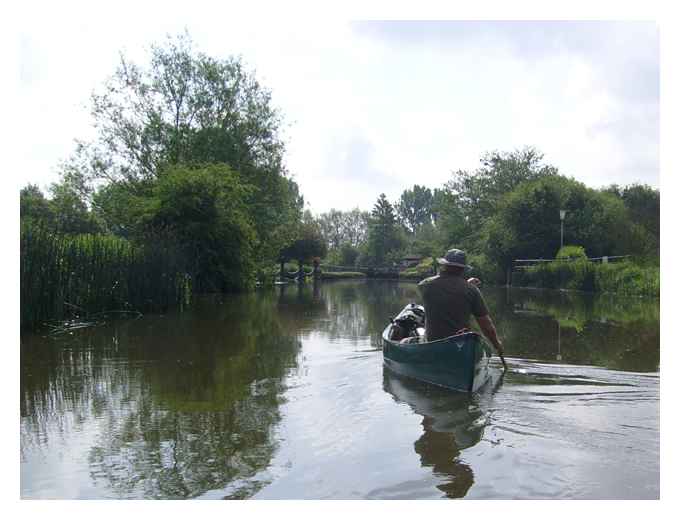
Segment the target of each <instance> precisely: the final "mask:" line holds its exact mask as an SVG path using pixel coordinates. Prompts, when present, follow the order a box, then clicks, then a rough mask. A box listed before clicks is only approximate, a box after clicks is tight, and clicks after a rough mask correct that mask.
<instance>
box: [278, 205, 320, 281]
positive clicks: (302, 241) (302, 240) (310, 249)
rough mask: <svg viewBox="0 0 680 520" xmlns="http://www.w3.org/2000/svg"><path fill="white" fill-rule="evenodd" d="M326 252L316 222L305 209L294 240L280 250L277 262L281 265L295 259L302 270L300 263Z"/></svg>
mask: <svg viewBox="0 0 680 520" xmlns="http://www.w3.org/2000/svg"><path fill="white" fill-rule="evenodd" d="M327 252H328V247H327V245H326V241H325V240H324V237H323V235H322V233H321V230H320V229H319V225H318V223H317V222H316V221H315V219H314V218H313V217H312V215H311V213H310V212H309V211H305V214H304V215H303V219H302V223H301V225H300V227H299V229H298V231H297V234H296V238H295V240H293V241H292V242H291V243H289V244H288V245H287V246H286V247H284V248H283V249H282V250H281V252H280V253H279V262H281V264H282V266H283V263H284V262H287V261H288V260H297V262H298V268H299V271H300V272H302V265H303V264H304V263H305V262H309V261H311V260H312V259H313V258H315V257H318V258H323V257H325V256H326V253H327Z"/></svg>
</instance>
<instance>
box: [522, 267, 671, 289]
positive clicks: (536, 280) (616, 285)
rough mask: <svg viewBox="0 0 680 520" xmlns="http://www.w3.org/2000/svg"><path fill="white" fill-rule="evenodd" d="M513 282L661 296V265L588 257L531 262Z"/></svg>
mask: <svg viewBox="0 0 680 520" xmlns="http://www.w3.org/2000/svg"><path fill="white" fill-rule="evenodd" d="M513 285H520V286H525V287H542V288H547V289H575V290H581V291H590V292H603V293H618V294H624V295H630V296H659V294H660V291H661V281H660V270H659V266H654V265H651V266H643V265H638V264H635V263H633V262H629V261H625V262H617V263H609V264H599V263H594V262H589V261H586V260H579V261H572V262H550V263H545V264H541V265H536V266H532V267H530V268H529V269H526V270H524V271H523V272H521V273H516V274H515V275H514V277H513Z"/></svg>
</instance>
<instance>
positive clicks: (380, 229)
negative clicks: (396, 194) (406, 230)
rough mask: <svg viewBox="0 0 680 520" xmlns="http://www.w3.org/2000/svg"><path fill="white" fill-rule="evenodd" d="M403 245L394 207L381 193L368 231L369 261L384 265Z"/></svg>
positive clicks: (372, 212) (372, 213)
mask: <svg viewBox="0 0 680 520" xmlns="http://www.w3.org/2000/svg"><path fill="white" fill-rule="evenodd" d="M401 245H402V240H401V237H400V236H399V232H398V229H397V217H396V213H395V211H394V206H392V204H391V203H390V201H389V200H387V197H386V196H385V194H384V193H381V194H380V196H379V197H378V200H377V201H376V203H375V205H374V206H373V211H371V220H370V224H369V231H368V243H367V253H368V255H367V260H368V261H369V262H370V263H373V264H375V265H384V264H385V263H386V262H387V261H388V258H389V255H390V253H392V252H394V251H396V250H398V249H399V248H400V247H401Z"/></svg>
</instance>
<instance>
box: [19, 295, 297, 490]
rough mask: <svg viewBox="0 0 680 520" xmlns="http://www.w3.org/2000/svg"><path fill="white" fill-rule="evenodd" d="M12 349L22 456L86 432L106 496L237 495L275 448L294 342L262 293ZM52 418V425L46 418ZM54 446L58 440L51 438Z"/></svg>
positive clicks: (61, 446)
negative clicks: (88, 428)
mask: <svg viewBox="0 0 680 520" xmlns="http://www.w3.org/2000/svg"><path fill="white" fill-rule="evenodd" d="M62 343H63V344H61V345H57V344H56V343H55V340H54V339H49V338H33V339H32V340H31V341H26V342H25V344H23V343H22V358H23V359H22V381H21V383H22V401H21V414H22V422H21V425H22V430H21V434H22V440H21V445H22V450H43V451H44V452H46V453H49V452H52V453H55V452H60V453H62V452H63V455H66V456H68V453H67V450H68V447H67V446H68V444H67V443H66V442H64V440H68V439H73V440H72V441H71V442H77V437H78V436H79V435H81V434H79V431H80V426H81V425H86V424H89V425H96V434H95V438H94V439H93V442H92V445H91V446H90V448H89V453H88V457H87V459H88V466H89V477H90V479H91V481H92V482H93V484H94V485H95V486H97V487H101V486H104V487H105V488H108V490H109V491H108V492H107V493H106V496H110V497H118V498H188V497H195V496H199V495H201V494H203V493H205V492H206V491H209V490H214V489H225V488H227V487H228V486H229V485H230V484H232V483H233V482H234V481H238V482H239V485H237V486H233V485H232V486H231V487H230V492H229V493H228V494H229V496H228V497H229V498H245V497H248V496H251V495H252V494H253V493H255V492H256V491H257V490H258V489H259V488H260V487H261V486H262V485H265V484H266V482H258V481H256V480H252V477H253V476H255V475H256V474H257V473H258V472H261V471H262V470H264V469H265V468H266V467H267V465H268V464H269V462H270V460H271V457H272V455H273V453H274V451H275V449H276V444H275V442H274V440H273V430H274V427H275V426H276V424H277V423H278V421H279V420H280V414H279V404H280V400H281V395H282V393H283V390H284V389H283V379H284V377H285V376H286V374H287V373H289V371H290V370H291V369H294V367H295V366H296V362H297V360H296V357H297V354H298V352H299V349H300V342H299V340H298V339H297V338H296V337H295V336H294V335H291V334H290V331H288V330H287V328H286V327H285V326H284V325H283V324H282V322H281V320H280V318H279V315H278V312H277V309H276V300H275V298H274V297H273V295H272V294H249V295H243V296H240V297H236V298H234V297H232V298H229V299H225V300H222V299H221V298H219V297H218V298H206V299H203V300H200V301H198V302H196V304H195V305H194V306H193V307H192V309H191V311H190V312H187V313H184V314H175V315H173V316H172V318H170V317H167V318H166V317H162V316H149V317H146V318H144V319H142V320H139V321H132V322H123V323H118V324H111V325H107V326H105V327H101V328H95V329H92V330H89V331H82V333H80V334H77V335H76V336H74V337H72V338H68V339H65V340H63V342H62ZM55 418H56V419H55ZM60 441H61V442H60Z"/></svg>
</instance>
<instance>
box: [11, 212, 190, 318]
mask: <svg viewBox="0 0 680 520" xmlns="http://www.w3.org/2000/svg"><path fill="white" fill-rule="evenodd" d="M20 254H21V260H20V262H21V328H22V329H26V328H35V327H36V326H39V325H40V324H42V323H44V322H46V321H51V320H64V319H72V318H79V317H80V318H82V317H86V316H91V315H93V314H96V313H102V312H116V311H139V312H148V311H152V312H153V311H161V310H164V309H167V308H168V307H170V306H175V305H183V304H185V303H187V302H188V298H189V295H190V283H189V277H188V276H187V275H186V274H185V269H184V266H183V260H182V258H181V256H180V255H179V253H178V251H177V248H176V247H173V246H172V245H171V243H169V242H165V241H162V240H158V241H155V240H151V241H149V242H148V243H147V244H145V245H144V246H137V245H134V244H132V243H130V242H129V241H127V240H125V239H122V238H118V237H114V236H108V235H76V236H70V235H60V234H56V233H54V232H52V231H51V230H49V229H46V228H42V227H36V226H33V225H22V228H21V244H20Z"/></svg>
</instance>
